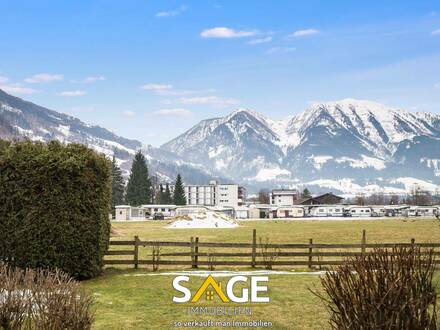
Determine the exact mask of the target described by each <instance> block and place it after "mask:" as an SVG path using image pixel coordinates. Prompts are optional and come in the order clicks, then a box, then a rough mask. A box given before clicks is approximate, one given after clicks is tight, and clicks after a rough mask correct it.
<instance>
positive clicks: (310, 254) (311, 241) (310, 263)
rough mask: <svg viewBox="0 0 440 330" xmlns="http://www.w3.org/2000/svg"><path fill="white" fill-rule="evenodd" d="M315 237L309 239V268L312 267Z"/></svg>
mask: <svg viewBox="0 0 440 330" xmlns="http://www.w3.org/2000/svg"><path fill="white" fill-rule="evenodd" d="M312 253H313V238H311V239H309V268H312Z"/></svg>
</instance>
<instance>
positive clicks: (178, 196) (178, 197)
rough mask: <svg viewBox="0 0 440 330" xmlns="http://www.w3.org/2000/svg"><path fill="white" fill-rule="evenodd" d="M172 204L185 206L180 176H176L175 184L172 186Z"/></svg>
mask: <svg viewBox="0 0 440 330" xmlns="http://www.w3.org/2000/svg"><path fill="white" fill-rule="evenodd" d="M174 204H176V205H186V196H185V189H184V188H183V183H182V177H181V176H180V174H177V178H176V184H175V186H174Z"/></svg>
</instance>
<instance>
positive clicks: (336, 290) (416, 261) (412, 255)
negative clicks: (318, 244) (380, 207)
mask: <svg viewBox="0 0 440 330" xmlns="http://www.w3.org/2000/svg"><path fill="white" fill-rule="evenodd" d="M433 274H434V258H433V252H432V251H425V253H423V251H421V250H420V248H417V247H414V248H393V249H392V251H391V252H388V251H387V250H383V249H376V250H374V251H373V252H372V253H371V254H366V255H364V256H358V257H355V258H353V259H350V260H348V262H347V263H346V264H344V265H342V266H338V267H337V268H336V269H335V271H334V272H328V273H327V274H326V275H325V276H324V277H323V278H322V279H321V283H322V285H323V287H324V291H325V293H326V295H321V294H317V295H318V296H319V297H320V298H321V299H323V300H324V301H325V303H326V305H327V307H328V309H329V311H330V324H331V326H332V328H333V329H396V330H397V329H436V328H437V325H436V324H437V319H436V298H437V295H436V292H435V286H434V285H433V283H432V278H433ZM315 294H316V293H315Z"/></svg>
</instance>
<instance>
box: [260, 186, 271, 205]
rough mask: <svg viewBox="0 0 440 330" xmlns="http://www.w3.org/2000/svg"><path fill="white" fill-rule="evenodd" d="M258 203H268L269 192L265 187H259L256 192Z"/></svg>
mask: <svg viewBox="0 0 440 330" xmlns="http://www.w3.org/2000/svg"><path fill="white" fill-rule="evenodd" d="M258 203H260V204H270V193H269V190H267V189H261V190H260V191H259V192H258Z"/></svg>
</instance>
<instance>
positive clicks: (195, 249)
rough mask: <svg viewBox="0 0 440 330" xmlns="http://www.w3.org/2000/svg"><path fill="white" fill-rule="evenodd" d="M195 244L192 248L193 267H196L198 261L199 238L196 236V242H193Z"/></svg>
mask: <svg viewBox="0 0 440 330" xmlns="http://www.w3.org/2000/svg"><path fill="white" fill-rule="evenodd" d="M195 244H196V246H195V248H194V252H195V255H194V267H193V268H198V265H197V264H198V262H199V238H198V237H196V242H195Z"/></svg>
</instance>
